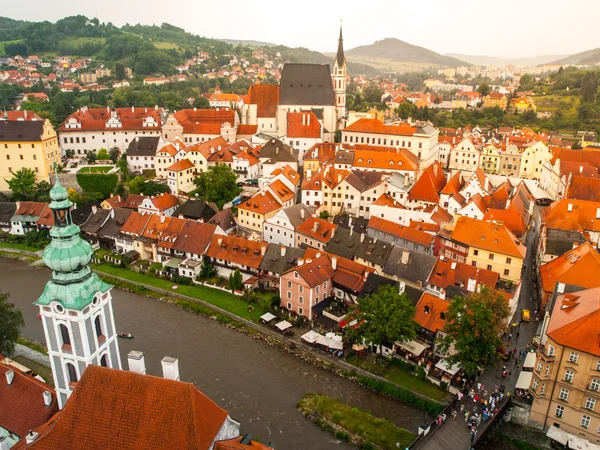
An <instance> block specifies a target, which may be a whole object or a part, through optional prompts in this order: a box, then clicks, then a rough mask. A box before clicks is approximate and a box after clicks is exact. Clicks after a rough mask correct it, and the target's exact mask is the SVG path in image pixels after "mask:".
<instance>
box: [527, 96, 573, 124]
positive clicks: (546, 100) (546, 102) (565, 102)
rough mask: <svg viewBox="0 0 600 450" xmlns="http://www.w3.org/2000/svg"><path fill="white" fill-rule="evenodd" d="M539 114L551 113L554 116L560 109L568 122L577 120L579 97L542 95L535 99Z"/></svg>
mask: <svg viewBox="0 0 600 450" xmlns="http://www.w3.org/2000/svg"><path fill="white" fill-rule="evenodd" d="M533 101H534V103H535V105H536V106H537V111H538V112H550V113H552V114H554V113H555V112H556V111H558V110H559V109H560V110H561V111H562V113H563V115H564V118H565V119H566V120H576V119H577V108H578V106H579V97H575V96H564V95H541V96H535V97H533Z"/></svg>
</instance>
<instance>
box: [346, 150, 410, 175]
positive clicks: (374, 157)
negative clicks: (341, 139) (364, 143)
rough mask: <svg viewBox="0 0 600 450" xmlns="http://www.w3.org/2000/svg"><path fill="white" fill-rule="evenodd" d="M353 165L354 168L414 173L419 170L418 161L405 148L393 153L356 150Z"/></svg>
mask: <svg viewBox="0 0 600 450" xmlns="http://www.w3.org/2000/svg"><path fill="white" fill-rule="evenodd" d="M352 165H353V166H354V167H369V168H374V169H385V170H406V171H410V172H414V171H416V170H417V169H418V159H417V157H416V156H415V155H413V154H412V153H411V152H410V151H408V150H406V149H404V148H401V149H396V150H394V151H391V152H382V151H372V150H371V151H369V150H355V151H354V161H353V164H352Z"/></svg>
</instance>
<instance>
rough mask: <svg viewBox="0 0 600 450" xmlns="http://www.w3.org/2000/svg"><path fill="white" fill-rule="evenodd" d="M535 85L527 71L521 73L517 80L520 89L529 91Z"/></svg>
mask: <svg viewBox="0 0 600 450" xmlns="http://www.w3.org/2000/svg"><path fill="white" fill-rule="evenodd" d="M534 86H535V80H534V79H533V77H532V76H531V75H529V74H528V73H526V74H523V75H521V80H520V81H519V88H520V89H521V90H522V91H530V90H532V89H533V88H534Z"/></svg>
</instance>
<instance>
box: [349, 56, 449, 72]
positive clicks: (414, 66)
mask: <svg viewBox="0 0 600 450" xmlns="http://www.w3.org/2000/svg"><path fill="white" fill-rule="evenodd" d="M346 59H347V60H348V61H351V62H357V63H362V64H367V65H369V66H373V67H375V68H376V69H381V70H386V71H389V70H391V71H392V72H421V71H423V70H425V69H428V68H431V67H441V66H437V65H435V64H429V63H416V62H402V61H394V60H391V59H386V58H375V57H369V56H347V57H346Z"/></svg>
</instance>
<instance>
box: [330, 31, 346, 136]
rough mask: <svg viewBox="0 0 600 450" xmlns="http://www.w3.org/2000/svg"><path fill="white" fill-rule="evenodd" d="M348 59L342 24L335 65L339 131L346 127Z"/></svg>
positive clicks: (336, 111)
mask: <svg viewBox="0 0 600 450" xmlns="http://www.w3.org/2000/svg"><path fill="white" fill-rule="evenodd" d="M347 73H348V69H347V67H346V57H345V56H344V39H343V38H342V24H341V23H340V38H339V40H338V49H337V55H336V57H335V61H334V63H333V74H332V75H331V79H332V81H333V92H334V94H335V114H336V120H337V129H338V130H341V129H343V128H345V127H346V75H347Z"/></svg>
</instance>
